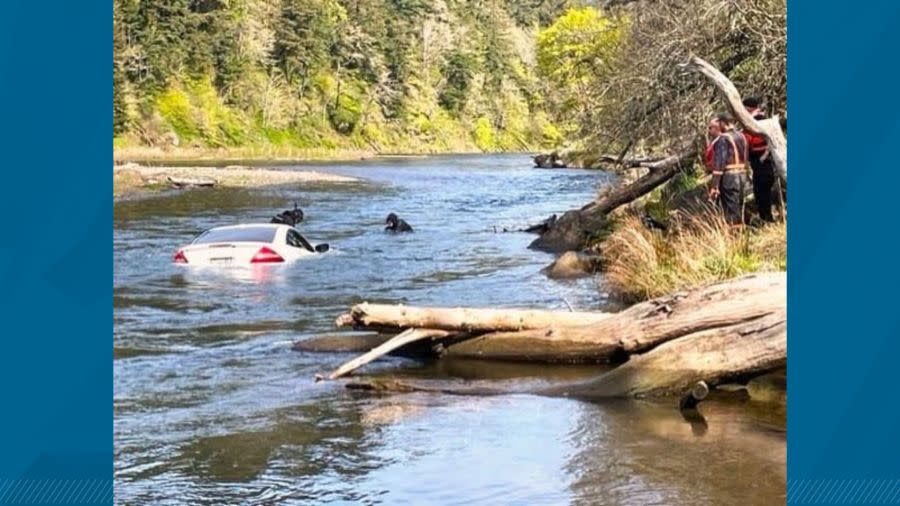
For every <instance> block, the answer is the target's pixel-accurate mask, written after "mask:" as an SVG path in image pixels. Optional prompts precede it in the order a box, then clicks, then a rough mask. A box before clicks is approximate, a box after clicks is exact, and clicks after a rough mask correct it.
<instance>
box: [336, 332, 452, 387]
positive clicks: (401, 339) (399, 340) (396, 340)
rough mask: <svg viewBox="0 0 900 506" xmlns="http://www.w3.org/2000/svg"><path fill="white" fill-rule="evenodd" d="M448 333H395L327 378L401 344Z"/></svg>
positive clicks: (363, 363) (344, 371)
mask: <svg viewBox="0 0 900 506" xmlns="http://www.w3.org/2000/svg"><path fill="white" fill-rule="evenodd" d="M447 335H448V333H447V332H446V331H443V330H433V329H408V330H405V331H403V332H401V333H400V334H397V335H396V336H394V337H393V338H391V339H389V340H388V341H386V342H385V343H383V344H381V345H380V346H378V347H376V348H374V349H372V350H370V351H369V352H368V353H366V354H364V355H361V356H359V357H357V358H354V359H353V360H351V361H349V362H347V363H345V364H343V365H341V366H340V367H338V368H337V369H335V370H334V371H333V372H332V373H331V374H329V375H328V379H332V380H333V379H336V378H340V377H341V376H344V375H346V374H349V373H350V372H352V371H354V370H356V369H359V368H360V367H362V366H364V365H366V364H368V363H369V362H371V361H373V360H375V359H377V358H379V357H382V356H384V355H387V354H388V353H390V352H392V351H394V350H396V349H397V348H400V347H402V346H406V345H407V344H410V343H414V342H416V341H420V340H422V339H430V338H435V337H447Z"/></svg>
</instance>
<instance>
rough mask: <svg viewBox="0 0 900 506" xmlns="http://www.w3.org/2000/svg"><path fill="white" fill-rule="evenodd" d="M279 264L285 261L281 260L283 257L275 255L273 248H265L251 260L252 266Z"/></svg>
mask: <svg viewBox="0 0 900 506" xmlns="http://www.w3.org/2000/svg"><path fill="white" fill-rule="evenodd" d="M278 262H284V259H283V258H281V255H279V254H278V253H275V251H274V250H272V249H271V248H267V247H266V246H263V247H262V248H260V249H259V251H257V252H256V254H255V255H253V258H251V259H250V263H251V264H274V263H278Z"/></svg>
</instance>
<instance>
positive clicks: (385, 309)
mask: <svg viewBox="0 0 900 506" xmlns="http://www.w3.org/2000/svg"><path fill="white" fill-rule="evenodd" d="M609 316H610V314H609V313H601V312H571V311H546V310H537V309H478V308H443V307H434V308H423V307H414V306H391V305H386V304H369V303H363V304H357V305H356V306H353V308H352V309H351V310H350V313H349V314H344V315H341V316H339V317H338V318H337V320H336V321H335V324H336V325H337V326H339V327H342V326H348V325H353V326H355V327H359V328H372V327H375V328H383V327H396V328H399V329H404V328H410V327H416V328H426V329H441V330H455V331H463V332H492V331H498V330H522V329H536V328H543V327H549V326H551V325H557V326H572V325H586V324H590V323H596V322H600V321H603V320H605V319H606V318H608V317H609Z"/></svg>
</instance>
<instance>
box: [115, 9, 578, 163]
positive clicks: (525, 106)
mask: <svg viewBox="0 0 900 506" xmlns="http://www.w3.org/2000/svg"><path fill="white" fill-rule="evenodd" d="M566 6H567V5H566V2H565V1H564V0H563V1H560V0H557V1H543V2H538V3H537V4H532V5H531V6H529V7H523V6H521V5H519V2H515V1H513V0H507V1H503V0H480V1H466V0H438V1H425V0H230V1H229V0H171V1H167V2H157V1H147V0H115V1H114V50H115V58H114V64H113V83H114V132H113V133H114V145H115V147H116V148H117V149H122V148H125V149H128V148H135V147H141V146H149V147H159V148H163V149H172V148H175V147H178V148H180V149H188V148H227V149H232V148H253V149H255V150H258V151H259V152H262V153H266V152H268V153H277V152H285V151H292V150H304V149H316V150H323V149H324V150H331V149H334V150H341V149H343V150H347V149H349V150H354V149H355V150H369V151H378V152H439V151H473V150H481V151H516V150H528V149H537V148H542V147H549V146H555V145H557V144H558V143H559V142H560V140H561V139H562V136H563V133H562V132H561V131H560V129H559V128H557V127H556V126H555V125H554V123H553V122H552V121H550V119H549V117H548V114H547V112H546V111H545V108H546V106H545V103H544V100H543V95H544V92H543V91H542V89H541V86H542V85H541V84H540V80H539V79H538V78H537V77H536V62H535V60H536V58H535V40H536V35H537V32H538V30H539V29H540V27H541V26H546V25H548V24H549V23H551V22H552V21H553V19H555V17H557V16H558V15H559V14H560V13H561V12H563V11H564V9H565V8H566Z"/></svg>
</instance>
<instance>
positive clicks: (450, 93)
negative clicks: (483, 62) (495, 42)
mask: <svg viewBox="0 0 900 506" xmlns="http://www.w3.org/2000/svg"><path fill="white" fill-rule="evenodd" d="M479 70H480V68H479V65H478V60H477V59H476V58H475V56H474V55H473V54H471V53H468V52H465V51H461V50H459V49H457V50H455V51H453V52H452V53H451V54H450V56H449V57H448V58H447V61H446V62H445V63H444V65H443V66H442V67H441V74H442V76H443V77H444V80H445V81H446V83H447V84H445V85H444V89H443V91H441V94H440V96H439V97H438V102H439V103H440V104H441V107H443V108H444V109H447V110H448V111H451V112H453V113H459V111H460V110H461V109H462V107H463V106H464V105H465V103H466V99H467V98H468V92H469V87H470V85H471V84H472V79H473V78H474V77H475V74H476V73H477V72H478V71H479Z"/></svg>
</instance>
